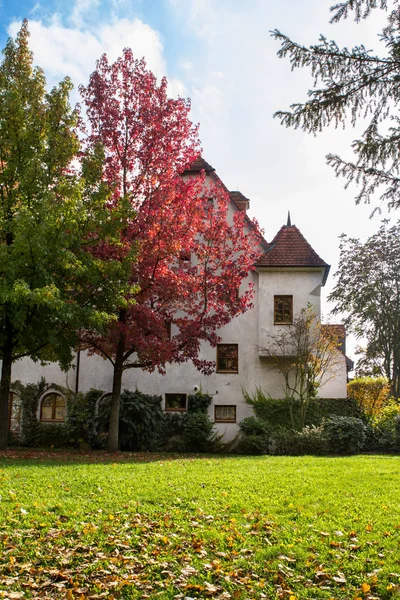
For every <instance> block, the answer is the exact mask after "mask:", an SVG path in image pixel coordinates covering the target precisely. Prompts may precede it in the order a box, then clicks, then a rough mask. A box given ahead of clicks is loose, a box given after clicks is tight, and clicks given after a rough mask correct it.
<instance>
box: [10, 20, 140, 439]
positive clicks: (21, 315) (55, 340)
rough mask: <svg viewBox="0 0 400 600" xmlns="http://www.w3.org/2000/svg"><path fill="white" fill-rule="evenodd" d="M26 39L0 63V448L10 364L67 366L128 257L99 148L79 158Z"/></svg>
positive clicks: (72, 131)
mask: <svg viewBox="0 0 400 600" xmlns="http://www.w3.org/2000/svg"><path fill="white" fill-rule="evenodd" d="M28 37H29V32H28V25H27V22H26V21H24V23H23V25H22V28H21V30H20V32H19V34H18V35H17V38H16V40H13V39H9V40H8V42H7V45H6V47H5V49H4V51H3V60H2V62H1V64H0V353H1V359H2V368H1V383H0V448H4V447H6V444H7V430H8V398H9V391H10V382H11V369H12V363H13V362H14V361H15V360H17V359H19V358H21V357H23V356H30V357H31V358H33V359H36V360H37V359H41V360H55V359H56V360H58V361H60V363H61V365H62V366H64V367H66V366H67V365H68V364H69V363H70V362H71V359H72V350H73V349H74V348H75V347H76V345H77V342H78V337H77V333H76V332H77V330H78V329H79V328H81V327H93V328H100V329H101V328H102V327H103V326H105V324H106V322H108V321H109V319H110V317H109V315H110V314H111V313H112V311H113V310H114V309H115V304H116V303H118V300H119V298H120V295H119V287H124V286H123V282H124V280H126V279H127V278H126V276H125V275H124V274H125V269H127V264H126V263H127V260H125V259H127V257H128V256H129V252H130V250H129V251H128V250H127V248H126V247H125V246H124V244H123V241H122V240H121V236H120V233H119V232H120V222H121V213H122V212H123V208H122V207H118V208H116V209H115V210H114V211H110V210H108V206H107V198H108V194H109V192H108V190H107V188H106V186H105V184H104V183H101V162H102V150H101V147H96V148H94V149H93V150H92V152H91V154H90V155H89V154H87V155H86V156H84V157H83V158H82V160H81V161H80V160H78V159H79V157H80V156H81V148H80V142H79V138H78V125H79V114H78V112H77V111H76V110H73V109H72V108H71V106H70V104H69V93H70V91H71V87H72V85H71V82H70V80H69V79H65V80H63V81H62V82H61V83H60V84H59V85H58V86H56V87H55V88H54V89H53V90H51V91H50V92H49V93H47V92H46V87H45V86H46V82H45V77H44V74H43V72H42V70H41V69H39V68H34V67H33V57H32V53H31V51H30V49H29V46H28ZM104 239H108V246H107V248H108V252H107V253H105V252H104V248H103V245H104V241H103V240H104ZM110 248H111V249H113V251H112V250H110ZM124 292H125V289H124Z"/></svg>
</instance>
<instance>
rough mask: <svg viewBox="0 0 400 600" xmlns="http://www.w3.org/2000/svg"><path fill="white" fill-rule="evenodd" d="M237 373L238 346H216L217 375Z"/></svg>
mask: <svg viewBox="0 0 400 600" xmlns="http://www.w3.org/2000/svg"><path fill="white" fill-rule="evenodd" d="M238 372H239V346H238V344H218V346H217V373H238Z"/></svg>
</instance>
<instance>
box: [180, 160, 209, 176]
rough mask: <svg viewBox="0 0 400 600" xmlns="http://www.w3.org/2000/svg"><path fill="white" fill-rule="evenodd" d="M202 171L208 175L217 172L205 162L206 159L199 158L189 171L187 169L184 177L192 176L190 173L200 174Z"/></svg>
mask: <svg viewBox="0 0 400 600" xmlns="http://www.w3.org/2000/svg"><path fill="white" fill-rule="evenodd" d="M200 171H205V172H206V173H212V172H213V171H215V169H214V167H212V166H211V165H210V164H208V162H207V161H205V160H204V158H202V157H201V156H199V158H196V160H195V161H194V162H192V164H191V165H190V167H189V168H188V169H186V171H184V175H186V174H190V173H200Z"/></svg>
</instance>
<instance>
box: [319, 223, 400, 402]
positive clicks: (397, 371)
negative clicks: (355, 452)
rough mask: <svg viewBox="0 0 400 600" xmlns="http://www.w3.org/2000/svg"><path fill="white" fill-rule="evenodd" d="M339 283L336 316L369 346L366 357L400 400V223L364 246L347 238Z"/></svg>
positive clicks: (385, 228)
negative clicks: (382, 374) (340, 314)
mask: <svg viewBox="0 0 400 600" xmlns="http://www.w3.org/2000/svg"><path fill="white" fill-rule="evenodd" d="M335 278H336V283H335V287H334V289H333V291H332V292H331V294H330V296H329V300H331V301H332V302H334V303H335V308H334V310H333V313H334V314H339V313H342V314H343V316H344V323H345V324H346V325H347V326H348V328H349V330H350V331H353V333H354V334H355V335H356V337H358V338H362V339H363V340H365V344H366V347H365V352H364V354H365V356H367V357H368V361H369V363H370V364H371V362H372V363H374V365H375V370H376V365H377V364H380V365H381V368H382V370H383V373H384V375H385V376H386V377H387V379H388V380H389V381H390V387H391V394H392V395H393V396H395V397H396V398H399V397H400V222H399V221H398V222H397V224H396V225H393V226H392V227H389V225H388V223H387V222H384V223H383V224H382V226H381V228H380V229H379V231H378V232H377V233H375V234H374V235H373V236H371V237H370V238H369V239H368V240H367V241H366V242H365V243H364V244H363V243H361V242H360V240H359V239H356V238H348V237H347V236H345V235H343V236H342V237H341V243H340V260H339V268H338V272H337V273H336V275H335Z"/></svg>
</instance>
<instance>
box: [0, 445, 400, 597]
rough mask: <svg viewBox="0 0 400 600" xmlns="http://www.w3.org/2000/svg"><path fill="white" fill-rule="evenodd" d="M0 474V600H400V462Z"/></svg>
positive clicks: (199, 464)
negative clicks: (4, 599)
mask: <svg viewBox="0 0 400 600" xmlns="http://www.w3.org/2000/svg"><path fill="white" fill-rule="evenodd" d="M100 461H104V462H100ZM0 465H1V471H0V494H1V502H0V511H1V517H0V539H1V557H2V558H1V567H0V589H1V590H4V592H0V598H1V597H2V593H3V597H5V598H41V599H42V598H67V599H72V598H79V599H80V600H83V599H86V598H92V599H95V598H109V599H110V598H124V599H125V598H126V599H128V598H161V599H167V598H171V599H172V598H175V599H182V600H183V599H184V598H220V599H229V598H233V599H245V598H248V599H252V598H267V599H274V598H284V599H286V600H293V599H296V600H299V599H302V598H330V599H339V598H343V599H344V598H345V599H349V598H351V599H354V598H360V599H363V600H364V599H367V598H369V599H372V598H380V599H386V598H387V599H389V598H391V599H393V598H400V457H396V456H354V457H344V458H314V457H274V456H265V457H254V458H253V457H252V458H250V457H239V458H238V457H187V458H186V457H184V458H182V457H173V456H161V455H155V456H151V455H142V456H138V455H117V456H114V457H112V458H111V459H108V460H107V459H104V455H98V458H96V456H95V457H94V458H93V457H92V456H90V455H88V456H80V455H78V454H76V455H65V454H60V455H58V456H57V455H56V453H55V457H52V456H50V457H49V456H48V455H47V454H44V455H41V454H35V453H33V454H32V456H31V457H29V458H27V457H26V456H25V457H19V455H18V453H17V452H12V453H9V454H6V455H2V456H0Z"/></svg>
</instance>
